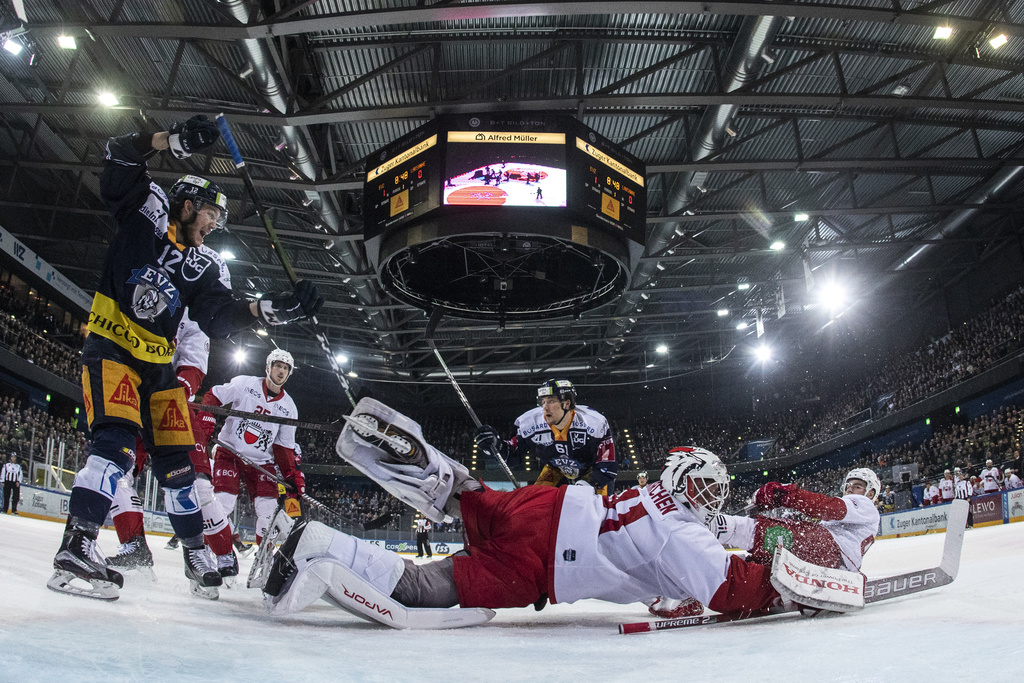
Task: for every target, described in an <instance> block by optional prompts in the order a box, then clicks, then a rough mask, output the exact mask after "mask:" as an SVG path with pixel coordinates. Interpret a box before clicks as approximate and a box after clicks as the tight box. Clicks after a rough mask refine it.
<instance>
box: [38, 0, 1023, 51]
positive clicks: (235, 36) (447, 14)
mask: <svg viewBox="0 0 1024 683" xmlns="http://www.w3.org/2000/svg"><path fill="white" fill-rule="evenodd" d="M622 10H623V5H622V3H621V2H600V1H596V0H595V1H592V2H585V1H584V2H558V1H553V2H536V3H531V2H494V3H459V4H457V5H448V4H436V5H432V6H420V7H398V8H387V9H377V10H370V11H361V12H344V13H335V14H313V15H312V16H308V17H301V18H286V19H281V20H277V21H267V22H253V23H250V24H248V25H246V26H238V25H209V24H206V25H202V24H184V23H177V22H153V23H134V24H126V23H112V22H111V23H108V22H88V23H53V24H51V23H47V22H39V23H33V24H30V25H29V28H31V29H32V31H33V32H35V33H46V34H57V33H64V34H65V35H73V36H76V37H82V38H86V37H87V36H88V34H87V33H86V30H87V29H88V31H90V32H92V33H93V34H94V35H97V36H103V37H107V36H110V37H140V38H153V39H177V38H200V39H203V40H211V41H232V40H246V39H261V38H273V37H279V36H287V35H298V34H308V33H311V34H317V33H321V32H325V31H346V30H351V29H354V28H375V27H378V26H402V25H408V24H423V23H431V22H460V21H465V22H469V21H475V20H489V19H518V18H521V17H527V16H533V17H538V16H570V17H572V16H601V15H616V14H620V13H621V12H622ZM642 11H643V13H644V14H671V15H678V14H693V15H705V14H719V15H727V16H744V17H747V16H775V17H799V18H807V19H821V20H833V21H855V22H869V23H878V24H883V25H895V26H927V27H937V26H946V25H949V24H950V23H953V24H954V25H955V27H956V29H957V30H958V31H961V32H970V31H986V30H989V29H990V28H991V26H992V21H991V20H989V19H987V18H974V17H963V16H953V15H949V14H932V13H921V12H914V11H903V10H902V9H901V8H900V7H899V5H896V6H895V7H893V8H892V9H883V8H866V7H851V6H843V5H835V4H831V3H825V2H820V3H815V2H773V3H770V4H766V3H762V2H737V1H724V2H657V1H650V2H646V3H644V5H643V8H642ZM998 25H999V28H1000V30H1001V31H1004V32H1006V33H1007V34H1008V35H1016V36H1024V24H1018V23H1014V22H998Z"/></svg>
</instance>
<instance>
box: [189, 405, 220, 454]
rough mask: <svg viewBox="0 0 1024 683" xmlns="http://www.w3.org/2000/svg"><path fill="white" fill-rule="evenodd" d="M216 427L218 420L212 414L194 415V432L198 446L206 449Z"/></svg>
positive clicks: (200, 413)
mask: <svg viewBox="0 0 1024 683" xmlns="http://www.w3.org/2000/svg"><path fill="white" fill-rule="evenodd" d="M216 427H217V418H215V417H214V416H213V415H212V414H210V413H208V412H206V411H202V412H196V413H192V432H193V436H195V437H196V443H197V444H199V445H201V446H203V447H205V446H206V444H207V443H208V442H209V441H210V437H211V436H213V430H214V429H216Z"/></svg>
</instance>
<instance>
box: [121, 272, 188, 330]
mask: <svg viewBox="0 0 1024 683" xmlns="http://www.w3.org/2000/svg"><path fill="white" fill-rule="evenodd" d="M128 284H132V285H135V291H134V292H133V293H132V312H133V313H134V314H135V317H136V318H139V319H145V320H155V319H156V317H157V316H158V315H160V314H161V313H163V312H164V311H166V310H168V309H170V312H171V315H174V313H175V311H177V310H178V309H179V308H180V307H181V297H180V296H179V294H178V288H177V287H175V286H174V283H173V282H171V278H169V277H167V275H165V274H164V273H162V272H160V271H159V270H157V269H156V268H154V267H153V266H151V265H149V264H146V265H145V266H143V267H142V268H132V276H131V277H130V278H128Z"/></svg>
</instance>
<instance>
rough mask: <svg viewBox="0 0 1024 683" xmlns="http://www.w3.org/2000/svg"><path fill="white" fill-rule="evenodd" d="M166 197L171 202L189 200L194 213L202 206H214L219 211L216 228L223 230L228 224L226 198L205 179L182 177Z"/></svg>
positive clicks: (215, 186) (216, 187)
mask: <svg viewBox="0 0 1024 683" xmlns="http://www.w3.org/2000/svg"><path fill="white" fill-rule="evenodd" d="M167 196H168V198H169V199H170V201H171V202H174V201H175V200H177V201H180V202H184V201H185V200H186V199H191V200H192V204H193V205H194V206H195V210H196V211H199V210H200V209H201V208H203V207H204V206H215V207H217V208H218V209H220V215H219V217H218V218H217V227H218V228H223V227H224V226H226V225H227V224H228V198H227V196H226V195H225V194H224V193H223V192H221V191H220V187H218V186H217V185H216V184H215V183H213V182H211V181H209V180H206V179H205V178H200V177H199V176H195V175H186V176H182V177H181V178H180V179H179V180H178V182H176V183H174V185H172V186H171V191H170V192H168V193H167Z"/></svg>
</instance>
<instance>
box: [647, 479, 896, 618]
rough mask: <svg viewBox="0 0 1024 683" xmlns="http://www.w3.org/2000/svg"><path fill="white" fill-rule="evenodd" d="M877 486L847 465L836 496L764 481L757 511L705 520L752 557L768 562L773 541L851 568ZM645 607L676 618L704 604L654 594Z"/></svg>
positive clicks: (861, 548)
mask: <svg viewBox="0 0 1024 683" xmlns="http://www.w3.org/2000/svg"><path fill="white" fill-rule="evenodd" d="M880 488H881V484H880V482H879V480H878V476H877V475H876V474H875V473H874V472H872V471H871V470H870V469H867V468H857V469H853V470H850V472H849V473H848V474H847V475H846V479H845V480H844V481H843V485H842V487H841V497H833V496H827V495H824V494H821V493H814V492H811V491H805V490H803V489H801V488H799V487H797V486H796V484H780V483H779V482H774V481H773V482H768V483H767V484H765V485H764V486H762V487H761V488H759V489H758V490H757V492H756V493H755V494H754V502H755V503H756V505H757V507H758V508H760V509H761V510H762V514H760V515H758V516H757V517H741V516H736V515H725V514H717V515H714V516H713V517H711V518H710V519H709V520H708V529H709V530H710V531H711V533H713V534H715V536H716V537H717V538H718V540H719V542H720V543H721V544H722V545H723V546H725V547H727V548H739V549H741V550H745V551H747V553H748V559H749V560H750V561H752V562H757V563H759V564H769V563H771V561H772V557H773V556H774V553H775V547H776V546H777V545H778V544H779V543H781V544H782V545H783V546H784V547H785V548H786V549H787V550H789V551H791V552H792V553H793V554H794V555H796V556H797V557H799V558H800V559H802V560H806V561H808V562H811V563H813V564H816V565H818V566H822V567H833V568H837V569H846V570H848V571H852V572H856V571H860V565H861V561H862V559H863V557H864V553H865V552H867V550H868V548H870V547H871V544H872V543H874V541H875V533H876V532H877V531H878V520H879V514H878V510H877V509H876V508H875V505H874V501H875V499H876V498H877V497H878V493H879V489H880ZM790 511H796V512H798V513H800V514H799V517H798V518H794V517H793V515H792V513H791V512H790ZM780 512H782V513H784V514H779V513H780ZM648 609H649V611H650V612H651V614H653V615H655V616H657V617H661V618H663V619H678V618H680V617H687V616H694V615H697V614H701V613H702V612H703V611H704V606H703V605H701V604H699V603H698V602H697V601H696V600H689V601H684V602H681V603H680V602H677V601H674V600H668V599H665V598H659V599H658V600H657V601H656V602H654V603H652V604H650V605H649V606H648Z"/></svg>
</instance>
